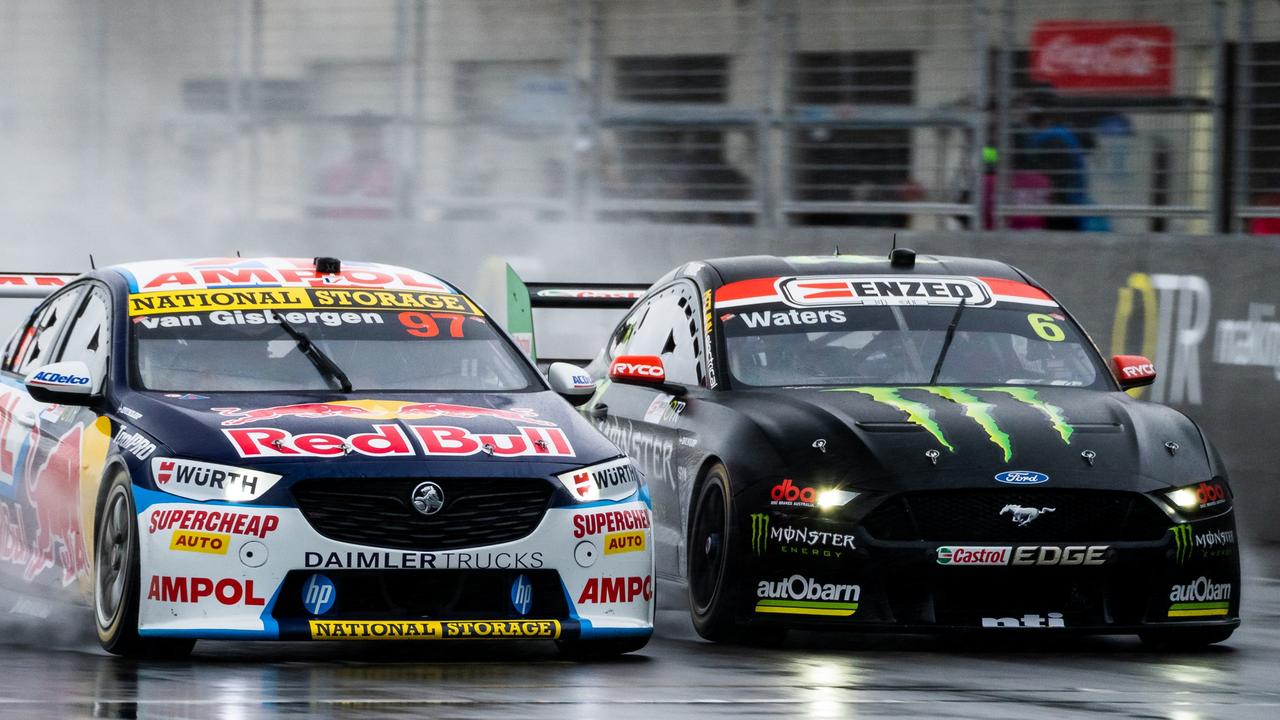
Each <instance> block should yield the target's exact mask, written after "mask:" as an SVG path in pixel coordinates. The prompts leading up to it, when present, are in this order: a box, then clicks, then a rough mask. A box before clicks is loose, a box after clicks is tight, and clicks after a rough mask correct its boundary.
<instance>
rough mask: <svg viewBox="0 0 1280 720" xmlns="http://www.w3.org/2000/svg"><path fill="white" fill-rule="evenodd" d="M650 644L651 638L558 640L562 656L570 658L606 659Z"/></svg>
mask: <svg viewBox="0 0 1280 720" xmlns="http://www.w3.org/2000/svg"><path fill="white" fill-rule="evenodd" d="M648 644H649V638H647V637H639V638H617V639H613V640H557V641H556V648H558V649H559V650H560V656H561V657H563V658H565V659H568V660H605V659H608V658H611V657H617V656H619V655H625V654H627V653H632V652H635V651H637V650H639V649H641V648H643V647H644V646H645V645H648Z"/></svg>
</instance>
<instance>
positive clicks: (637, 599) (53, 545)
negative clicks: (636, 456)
mask: <svg viewBox="0 0 1280 720" xmlns="http://www.w3.org/2000/svg"><path fill="white" fill-rule="evenodd" d="M3 277H4V278H8V280H6V281H5V282H4V283H0V296H12V297H39V296H40V295H42V294H46V295H48V296H47V297H46V298H45V299H44V300H43V301H42V302H41V303H40V305H39V306H38V307H36V309H35V310H34V311H33V312H32V313H31V314H30V316H29V317H28V319H27V321H26V322H25V323H24V324H23V325H22V326H21V327H19V328H18V329H17V330H16V331H15V332H14V333H13V334H12V335H11V336H10V338H9V341H8V343H7V344H6V346H5V350H4V355H3V360H2V364H0V580H3V586H4V588H3V592H4V593H16V594H19V595H22V596H36V597H39V598H41V599H42V600H45V601H49V602H56V601H66V602H72V603H83V604H86V605H88V606H89V607H91V608H92V610H93V613H92V616H93V622H94V624H95V627H96V630H97V634H98V637H99V639H100V641H101V642H102V645H103V647H104V648H106V649H107V650H108V651H110V652H113V653H117V654H127V655H142V656H156V655H167V656H172V655H176V654H185V653H187V652H189V651H190V650H191V648H192V647H193V645H194V644H195V642H196V641H197V640H199V639H202V638H221V639H266V640H353V639H354V640H449V639H464V640H465V639H486V640H489V639H518V640H551V641H555V642H556V643H557V644H558V645H559V646H560V648H561V649H562V650H563V651H564V652H566V653H570V654H616V653H622V652H629V651H632V650H637V649H639V648H641V647H643V646H644V645H645V643H646V642H647V641H648V639H649V637H650V635H651V634H652V630H653V555H652V548H653V540H652V537H651V529H650V528H651V514H650V513H651V511H650V503H649V496H648V491H647V488H646V487H645V484H644V483H643V482H642V480H641V477H640V475H639V473H638V471H637V470H636V469H635V468H634V467H633V466H632V464H631V461H630V460H629V459H627V458H626V457H624V456H623V454H622V453H621V451H619V449H618V448H617V446H615V445H614V444H613V443H611V442H610V441H608V440H607V439H606V438H605V437H604V436H603V435H601V434H600V433H599V432H598V431H597V430H595V429H594V428H593V427H591V425H590V424H589V423H587V422H586V421H585V420H584V419H582V418H581V416H580V415H579V414H578V413H576V412H574V411H573V410H572V408H571V407H570V406H569V404H568V403H566V402H565V400H564V399H562V398H561V397H559V396H558V395H557V394H556V393H554V392H552V391H551V390H550V389H549V388H548V386H547V384H546V382H545V381H544V380H543V378H542V377H541V376H540V375H539V374H538V371H537V369H536V368H535V367H534V366H533V365H532V363H531V362H530V361H529V360H528V358H526V357H525V355H524V354H522V353H521V352H520V351H519V350H518V348H517V347H516V346H515V345H514V344H513V343H512V342H511V340H510V339H509V338H508V337H507V335H506V334H505V333H504V332H503V331H502V330H501V329H499V328H498V327H497V326H496V325H495V324H494V323H493V322H492V321H491V320H490V319H489V318H488V317H487V316H486V315H485V314H484V312H483V311H482V310H481V309H480V308H479V307H478V306H477V305H476V304H475V303H474V302H472V301H471V299H470V298H468V297H467V296H466V295H465V294H463V293H462V292H460V291H459V290H458V289H456V288H454V287H453V286H452V285H450V284H449V283H447V282H445V281H443V280H440V279H438V278H435V277H433V276H430V275H426V274H424V273H421V272H418V271H415V270H410V269H406V268H398V267H391V266H387V265H377V264H372V263H350V262H347V263H343V262H339V261H338V260H336V259H333V258H316V259H315V260H297V259H282V258H255V259H248V258H243V259H242V258H204V259H196V260H179V261H157V262H143V263H134V264H129V265H120V266H115V267H111V268H106V269H103V270H96V271H94V272H91V273H88V274H86V275H84V276H80V277H71V276H59V275H40V276H34V275H30V276H28V275H21V274H10V275H3Z"/></svg>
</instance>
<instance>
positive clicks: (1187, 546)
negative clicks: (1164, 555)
mask: <svg viewBox="0 0 1280 720" xmlns="http://www.w3.org/2000/svg"><path fill="white" fill-rule="evenodd" d="M1169 531H1170V532H1172V533H1173V547H1174V557H1175V558H1176V559H1177V560H1178V564H1179V565H1183V564H1185V563H1186V562H1187V560H1188V559H1189V558H1190V557H1191V545H1192V538H1193V537H1194V535H1195V531H1194V530H1192V529H1191V526H1190V525H1174V526H1173V527H1171V528H1169Z"/></svg>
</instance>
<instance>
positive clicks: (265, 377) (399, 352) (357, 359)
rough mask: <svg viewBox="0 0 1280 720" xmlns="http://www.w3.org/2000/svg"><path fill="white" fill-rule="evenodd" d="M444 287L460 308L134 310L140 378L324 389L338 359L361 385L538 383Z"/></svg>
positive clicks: (169, 383)
mask: <svg viewBox="0 0 1280 720" xmlns="http://www.w3.org/2000/svg"><path fill="white" fill-rule="evenodd" d="M137 297H139V296H137V295H135V296H131V309H136V308H135V305H136V303H135V302H133V299H134V298H137ZM436 297H440V296H436ZM444 297H448V298H457V300H455V301H454V304H453V306H452V308H453V310H455V311H448V312H442V311H428V310H403V309H400V308H378V307H372V308H370V307H366V308H360V309H333V310H290V311H282V310H272V309H270V308H264V307H257V308H253V307H249V308H245V309H219V310H210V311H207V312H154V313H150V314H143V315H138V316H135V317H132V318H131V320H132V336H133V342H132V346H133V357H134V383H135V385H136V386H138V387H139V388H141V389H146V390H159V391H175V392H179V391H180V392H236V391H254V392H274V391H298V390H302V391H306V390H317V391H321V390H332V389H335V388H336V387H338V386H339V385H340V382H339V381H338V379H337V378H338V376H339V373H335V372H334V371H333V366H336V368H337V369H338V370H339V371H341V372H340V374H341V375H345V376H346V378H348V379H349V380H350V383H351V388H352V389H354V390H357V391H371V390H427V391H436V390H439V391H518V390H526V389H531V388H536V387H538V380H537V378H536V375H535V374H534V372H533V371H532V370H531V369H530V368H529V366H528V364H527V363H526V362H525V361H524V360H523V358H521V357H520V356H519V355H518V351H517V350H516V349H515V348H514V347H513V346H511V345H510V344H509V343H507V342H506V341H505V340H504V339H503V338H502V337H501V336H500V335H499V334H498V332H497V331H496V330H495V329H494V328H493V326H492V325H491V324H490V322H489V320H488V319H487V318H485V317H484V316H483V315H482V314H480V312H479V311H478V310H476V309H475V306H474V305H472V304H471V303H470V302H469V301H467V300H465V298H462V296H444ZM459 309H461V310H460V311H459ZM281 319H283V320H284V321H285V323H284V324H282V323H281V322H280V320H281ZM287 328H292V329H293V330H295V331H296V333H290V332H289V331H288V329H287ZM308 342H309V343H312V344H314V350H312V351H310V352H308V350H307V347H306V344H307V343H308ZM317 351H318V352H317ZM309 355H310V357H309ZM326 360H327V361H328V362H326Z"/></svg>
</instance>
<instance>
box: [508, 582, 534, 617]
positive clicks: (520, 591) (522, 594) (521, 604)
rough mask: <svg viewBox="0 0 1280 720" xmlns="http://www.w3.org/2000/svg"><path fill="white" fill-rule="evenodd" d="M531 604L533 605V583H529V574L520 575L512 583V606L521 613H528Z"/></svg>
mask: <svg viewBox="0 0 1280 720" xmlns="http://www.w3.org/2000/svg"><path fill="white" fill-rule="evenodd" d="M531 605H533V585H530V584H529V578H528V577H527V576H525V575H518V576H516V579H515V581H514V582H512V583H511V607H513V608H515V610H516V612H517V613H520V614H521V615H528V614H529V607H530V606H531Z"/></svg>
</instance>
